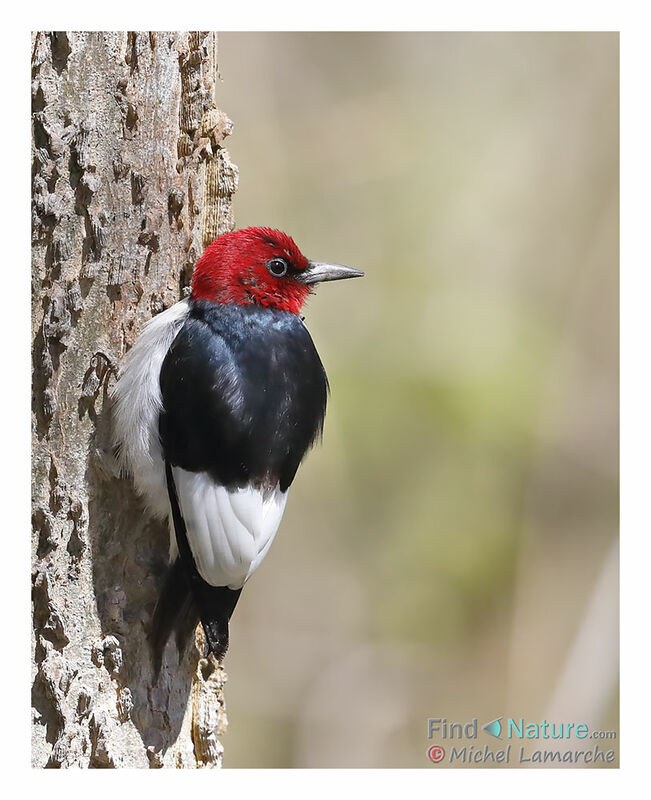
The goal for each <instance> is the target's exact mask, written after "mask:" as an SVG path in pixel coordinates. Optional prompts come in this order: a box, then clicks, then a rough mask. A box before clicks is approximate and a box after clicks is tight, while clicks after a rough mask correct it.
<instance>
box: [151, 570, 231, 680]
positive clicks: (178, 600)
mask: <svg viewBox="0 0 651 800" xmlns="http://www.w3.org/2000/svg"><path fill="white" fill-rule="evenodd" d="M193 567H194V564H193ZM241 591H242V590H241V589H229V588H228V587H227V586H210V584H208V583H206V581H204V580H203V578H202V577H201V576H200V575H199V573H198V572H196V569H195V570H194V574H193V575H191V576H188V574H187V570H186V567H185V564H184V563H183V561H182V560H181V559H180V558H177V559H176V561H175V562H174V563H173V564H172V566H171V567H170V570H169V572H168V573H167V577H166V579H165V583H164V585H163V589H162V591H161V594H160V597H159V598H158V603H157V604H156V609H155V611H154V616H153V620H152V627H151V634H150V637H149V640H150V643H151V648H152V658H153V664H154V673H155V675H156V676H158V674H159V673H160V669H161V665H162V663H163V652H164V650H165V645H166V644H167V642H168V639H169V638H170V636H171V635H172V633H174V635H175V639H176V646H177V649H178V651H179V654H183V653H184V652H185V648H186V647H187V644H188V641H189V639H190V638H191V635H192V632H193V631H194V628H195V627H196V625H197V622H199V620H201V624H202V626H203V630H204V633H205V636H206V642H207V644H208V652H210V653H213V654H214V655H215V657H216V658H217V659H218V660H219V661H221V660H222V658H223V657H224V656H225V655H226V651H227V650H228V623H229V620H230V618H231V615H232V614H233V611H234V609H235V606H236V605H237V601H238V599H239V596H240V593H241Z"/></svg>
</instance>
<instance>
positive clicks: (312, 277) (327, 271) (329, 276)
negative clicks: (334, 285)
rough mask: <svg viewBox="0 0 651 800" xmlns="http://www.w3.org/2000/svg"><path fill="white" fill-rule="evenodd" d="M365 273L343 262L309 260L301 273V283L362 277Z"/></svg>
mask: <svg viewBox="0 0 651 800" xmlns="http://www.w3.org/2000/svg"><path fill="white" fill-rule="evenodd" d="M363 275H364V273H363V272H362V271H361V270H359V269H354V268H353V267H344V266H343V265H342V264H325V263H323V262H322V261H309V262H308V265H307V267H306V268H305V269H304V270H303V272H302V273H300V277H299V278H298V280H300V282H301V283H306V284H310V283H321V281H340V280H342V279H343V278H361V277H362V276H363Z"/></svg>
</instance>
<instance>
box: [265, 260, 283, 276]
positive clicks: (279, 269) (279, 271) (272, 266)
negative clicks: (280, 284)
mask: <svg viewBox="0 0 651 800" xmlns="http://www.w3.org/2000/svg"><path fill="white" fill-rule="evenodd" d="M267 269H268V270H269V272H270V273H271V274H272V275H275V276H276V277H277V278H282V277H283V275H287V262H286V261H285V259H284V258H272V259H271V260H270V261H267Z"/></svg>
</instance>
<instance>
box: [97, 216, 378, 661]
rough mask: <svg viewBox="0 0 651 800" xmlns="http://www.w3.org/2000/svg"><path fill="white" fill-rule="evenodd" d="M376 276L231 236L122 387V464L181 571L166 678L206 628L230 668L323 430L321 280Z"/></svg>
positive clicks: (162, 607)
mask: <svg viewBox="0 0 651 800" xmlns="http://www.w3.org/2000/svg"><path fill="white" fill-rule="evenodd" d="M363 274H364V273H363V272H361V271H360V270H357V269H353V268H352V267H346V266H342V265H340V264H328V263H323V262H319V261H309V260H308V259H307V258H306V257H305V256H304V255H303V254H302V253H301V251H300V250H299V248H298V247H297V245H296V244H295V242H294V240H293V239H292V238H291V237H290V236H288V235H287V234H285V233H282V232H280V231H277V230H272V229H271V228H262V227H255V228H245V229H242V230H237V231H232V232H230V233H225V234H223V235H221V236H219V237H218V238H217V239H215V241H214V242H212V244H210V245H209V246H208V247H207V248H206V249H205V251H204V253H203V255H202V256H201V258H200V259H199V261H198V262H197V264H196V266H195V268H194V272H193V275H192V286H191V293H190V296H189V297H188V298H187V299H185V300H182V301H181V302H179V303H176V304H175V305H173V306H172V307H171V308H169V309H167V310H166V311H164V312H162V313H161V314H159V315H157V316H156V317H154V318H153V319H152V320H151V321H150V322H149V323H148V325H147V326H146V327H145V328H144V330H143V332H142V333H141V334H140V336H139V337H138V338H137V340H136V342H135V344H134V345H133V347H132V348H131V350H130V351H129V352H128V353H127V355H126V356H125V358H124V360H123V362H122V364H121V366H120V369H119V374H118V380H117V382H116V384H115V386H114V388H113V391H112V398H113V404H114V406H113V408H114V412H113V413H114V430H115V434H116V439H117V445H118V449H117V452H118V458H119V460H120V463H121V466H122V467H123V469H124V471H125V472H129V473H131V475H132V476H133V481H134V485H135V488H136V490H137V491H138V493H139V494H140V495H141V496H142V497H143V499H144V501H145V504H146V505H147V507H148V509H149V511H150V512H151V513H152V514H153V515H154V516H157V517H160V518H164V519H165V518H167V519H168V520H169V524H170V566H169V569H168V572H167V575H166V578H165V582H164V585H163V589H162V591H161V593H160V596H159V598H158V602H157V605H156V608H155V611H154V615H153V620H152V629H151V633H150V640H151V645H152V652H153V660H154V668H155V672H156V674H158V673H159V671H160V667H161V662H162V656H163V650H164V648H165V645H166V643H167V641H168V639H169V638H170V636H171V634H172V633H173V632H174V633H175V635H176V643H177V647H178V649H179V652H182V650H183V649H184V647H185V644H186V642H187V639H188V636H189V633H190V632H191V631H192V630H193V629H194V627H195V626H196V624H197V623H198V621H201V623H202V626H203V630H204V633H205V640H206V648H207V651H208V652H212V653H213V654H214V655H215V657H216V658H217V659H218V660H222V659H223V657H224V655H225V653H226V650H227V648H228V624H229V620H230V618H231V615H232V614H233V611H234V609H235V605H236V603H237V601H238V599H239V596H240V593H241V591H242V587H243V586H244V584H245V583H246V581H247V580H248V579H249V578H250V577H251V575H252V574H253V572H254V571H255V570H256V569H257V568H258V566H259V565H260V563H261V562H262V560H263V559H264V557H265V555H266V554H267V552H268V550H269V548H270V546H271V543H272V542H273V539H274V537H275V535H276V532H277V530H278V526H279V525H280V521H281V518H282V515H283V511H284V509H285V503H286V502H287V494H288V491H289V487H290V486H291V484H292V481H293V480H294V476H295V475H296V471H297V469H298V467H299V464H300V463H301V461H302V460H303V457H304V456H305V454H306V452H307V451H308V449H309V448H310V447H311V446H312V445H313V444H314V443H315V441H316V440H317V439H319V437H320V435H321V433H322V430H323V421H324V416H325V410H326V401H327V396H328V392H329V386H328V379H327V377H326V373H325V370H324V368H323V365H322V363H321V359H320V358H319V355H318V353H317V351H316V348H315V346H314V343H313V342H312V338H311V337H310V334H309V333H308V330H307V328H306V327H305V324H304V322H303V319H302V317H301V316H300V312H301V308H302V306H303V304H304V302H305V300H306V299H307V297H308V296H309V295H310V294H311V292H312V289H313V287H314V286H315V284H317V283H320V282H322V281H334V280H341V279H342V278H354V277H359V276H362V275H363Z"/></svg>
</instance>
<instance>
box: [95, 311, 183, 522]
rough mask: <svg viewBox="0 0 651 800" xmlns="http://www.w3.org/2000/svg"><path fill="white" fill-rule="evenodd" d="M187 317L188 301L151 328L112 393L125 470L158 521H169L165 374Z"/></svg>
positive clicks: (124, 364)
mask: <svg viewBox="0 0 651 800" xmlns="http://www.w3.org/2000/svg"><path fill="white" fill-rule="evenodd" d="M188 313H189V307H188V301H187V300H182V301H181V302H180V303H175V304H174V305H173V306H171V308H168V309H167V310H166V311H163V312H162V313H161V314H158V315H157V316H155V317H154V318H153V319H152V320H151V321H150V322H149V323H148V324H147V325H146V327H145V328H144V330H143V332H142V333H141V334H140V336H139V337H138V338H137V340H136V342H135V344H134V345H133V347H132V348H131V350H129V352H128V353H127V354H126V356H125V357H124V359H123V361H122V364H121V365H120V371H119V376H118V381H117V383H116V384H115V386H114V387H113V390H112V392H111V396H112V398H113V401H114V417H113V428H114V432H115V437H116V440H117V442H118V445H119V451H118V457H119V460H120V465H121V466H122V468H123V470H124V471H125V472H130V473H131V474H132V475H133V481H134V484H135V487H136V489H137V490H138V492H139V494H141V495H142V496H143V498H144V499H145V501H146V503H147V506H148V507H149V509H150V510H151V511H152V512H153V513H154V514H155V515H156V516H159V517H167V516H168V514H169V513H170V506H169V500H168V497H167V482H166V480H165V463H164V461H163V453H162V451H161V445H160V437H159V434H158V415H159V414H160V412H161V410H162V408H163V398H162V397H161V392H160V384H159V380H160V371H161V367H162V366H163V360H164V359H165V356H166V354H167V351H168V350H169V349H170V346H171V344H172V342H173V341H174V338H175V336H176V334H177V333H178V332H179V330H180V329H181V326H182V325H183V323H184V322H185V319H186V317H187V316H188Z"/></svg>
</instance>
